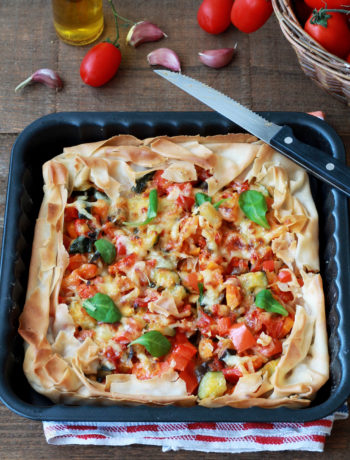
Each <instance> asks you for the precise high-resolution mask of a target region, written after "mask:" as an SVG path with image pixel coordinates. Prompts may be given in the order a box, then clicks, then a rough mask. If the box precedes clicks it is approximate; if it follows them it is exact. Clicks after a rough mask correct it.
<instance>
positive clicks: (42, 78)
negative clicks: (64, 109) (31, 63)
mask: <svg viewBox="0 0 350 460" xmlns="http://www.w3.org/2000/svg"><path fill="white" fill-rule="evenodd" d="M32 82H37V83H42V84H44V85H46V86H48V87H50V88H53V89H61V88H62V87H63V82H62V80H61V78H60V76H59V75H58V73H57V72H55V71H54V70H51V69H39V70H37V71H36V72H34V73H33V74H32V75H31V76H30V77H28V78H27V79H25V80H24V81H22V82H21V83H20V84H19V85H18V86H16V88H15V91H16V92H17V91H19V90H20V89H22V88H24V87H25V86H27V85H29V84H30V83H32Z"/></svg>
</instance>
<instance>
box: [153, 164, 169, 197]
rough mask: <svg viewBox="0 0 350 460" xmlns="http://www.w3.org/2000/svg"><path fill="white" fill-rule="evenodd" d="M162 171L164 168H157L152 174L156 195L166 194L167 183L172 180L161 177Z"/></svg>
mask: <svg viewBox="0 0 350 460" xmlns="http://www.w3.org/2000/svg"><path fill="white" fill-rule="evenodd" d="M163 173H164V170H163V169H159V170H158V171H157V172H156V173H155V175H154V176H153V182H154V184H155V186H156V187H157V192H158V196H162V195H166V193H167V188H168V187H169V185H171V184H172V182H169V181H168V180H166V179H164V178H163V177H162V174H163Z"/></svg>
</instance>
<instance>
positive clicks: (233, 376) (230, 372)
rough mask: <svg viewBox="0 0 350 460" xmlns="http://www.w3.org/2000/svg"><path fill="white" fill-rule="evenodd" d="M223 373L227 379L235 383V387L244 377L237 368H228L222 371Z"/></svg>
mask: <svg viewBox="0 0 350 460" xmlns="http://www.w3.org/2000/svg"><path fill="white" fill-rule="evenodd" d="M222 373H223V374H224V377H225V379H226V380H227V381H228V382H230V383H233V384H234V385H235V384H236V383H237V382H238V380H239V379H240V377H242V375H243V374H242V372H241V371H240V370H239V369H238V368H237V367H228V368H226V369H223V370H222Z"/></svg>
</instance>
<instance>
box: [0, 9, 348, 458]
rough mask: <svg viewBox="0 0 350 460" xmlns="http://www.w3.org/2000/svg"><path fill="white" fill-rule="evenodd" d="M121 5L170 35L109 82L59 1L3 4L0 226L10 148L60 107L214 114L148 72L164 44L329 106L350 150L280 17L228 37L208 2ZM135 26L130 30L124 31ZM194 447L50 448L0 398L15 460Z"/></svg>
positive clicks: (5, 449)
mask: <svg viewBox="0 0 350 460" xmlns="http://www.w3.org/2000/svg"><path fill="white" fill-rule="evenodd" d="M115 4H116V5H117V7H118V11H119V12H120V14H122V15H123V16H126V17H129V18H130V19H133V20H141V19H147V20H151V21H152V22H155V23H157V24H158V25H159V26H160V27H161V28H162V29H163V30H164V31H165V32H166V33H167V35H168V37H169V38H168V39H167V40H163V42H160V43H159V44H154V43H149V44H145V45H142V46H141V47H139V48H138V49H136V50H135V49H133V48H126V47H125V45H124V40H122V46H121V49H122V53H123V60H122V64H121V66H120V69H119V72H118V75H117V77H116V78H114V79H113V80H112V81H111V82H109V83H108V84H107V85H105V86H104V87H102V88H98V89H95V88H91V87H88V86H86V85H84V84H83V83H82V81H81V80H80V77H79V65H80V61H81V59H82V57H83V56H84V54H85V53H86V51H87V49H89V47H71V46H68V45H66V44H64V43H62V42H61V41H59V40H58V38H57V37H56V34H55V31H54V28H53V25H52V20H51V8H50V2H49V1H47V0H30V1H25V2H24V1H23V0H1V2H0V38H1V41H2V46H1V48H0V55H1V60H0V82H1V84H0V107H1V110H0V155H1V156H0V224H1V227H2V224H3V215H4V207H5V195H6V192H5V191H6V184H7V174H8V164H9V157H10V150H11V146H12V145H13V142H14V141H15V139H16V137H17V136H18V134H19V133H20V132H21V130H22V129H23V128H24V127H25V126H27V125H28V124H29V123H31V122H32V121H34V120H35V119H37V118H38V117H41V116H43V115H46V114H49V113H53V112H61V111H133V110H136V111H137V110H142V111H152V110H154V111H158V110H162V111H164V110H171V111H181V110H206V108H205V107H204V106H203V105H202V104H201V103H199V102H197V101H195V100H194V99H192V98H191V97H190V96H188V95H186V94H185V93H183V92H182V91H180V90H178V89H177V88H175V87H173V86H171V85H170V84H168V83H167V82H166V81H163V80H162V79H160V78H159V77H158V76H157V75H155V74H154V73H153V72H152V71H151V70H150V68H149V66H148V65H147V62H146V55H147V54H148V53H149V52H150V51H151V50H153V49H155V48H156V47H158V46H168V47H170V48H172V49H174V50H175V51H176V52H177V53H178V55H179V56H180V58H181V62H182V68H183V72H184V73H186V74H188V75H190V76H193V77H194V78H197V79H199V80H201V81H203V82H205V83H207V84H209V85H212V86H214V87H215V88H217V89H220V90H221V91H222V92H224V93H226V94H228V95H229V96H232V97H234V98H236V99H237V100H239V101H240V102H241V103H243V104H245V105H247V106H248V107H250V108H252V109H254V110H267V111H270V110H271V111H303V112H304V111H305V112H309V111H314V110H323V111H325V113H326V117H327V121H328V123H329V124H330V125H331V126H333V127H334V128H335V129H336V131H337V132H338V134H339V135H340V137H341V138H342V140H343V142H344V143H345V146H346V148H347V151H348V152H350V116H349V115H350V112H349V108H348V107H346V106H345V105H344V104H342V103H341V102H338V101H337V100H336V99H334V98H333V97H331V96H330V95H328V94H326V93H325V92H324V91H323V90H322V89H320V88H319V87H317V86H316V85H315V84H314V83H313V82H312V81H311V80H309V79H308V78H307V77H306V76H305V75H304V74H303V73H302V71H301V69H300V67H299V64H298V62H297V59H296V56H295V54H294V51H293V50H292V48H291V47H290V45H289V43H288V42H287V41H286V39H285V38H284V36H283V35H282V33H281V31H280V29H279V26H278V23H277V21H276V20H275V19H274V18H273V17H272V18H270V20H269V21H268V23H267V24H266V25H265V26H264V27H263V28H262V29H260V30H259V31H257V32H256V33H254V34H251V35H245V34H243V33H240V32H239V31H237V30H235V29H234V28H233V27H231V28H230V29H229V30H228V31H227V32H225V33H224V34H222V35H219V36H212V35H209V34H206V33H205V32H204V31H202V30H201V29H200V28H199V27H198V25H197V21H196V13H197V9H198V6H199V4H200V1H199V0H177V1H173V0H133V1H117V0H115ZM104 8H105V22H106V27H105V30H104V33H103V38H106V37H107V36H111V37H112V36H113V34H114V28H113V18H112V15H111V11H110V9H109V7H108V4H107V1H106V0H105V1H104ZM126 31H127V29H125V28H124V29H122V37H124V36H125V34H126ZM235 42H237V44H238V45H237V55H236V57H235V59H234V61H233V62H232V63H231V64H230V65H229V66H228V67H226V68H223V69H221V70H214V69H209V68H208V67H205V66H203V65H202V64H200V63H199V61H198V58H197V53H198V51H200V50H203V49H213V48H221V47H230V46H233V44H234V43H235ZM44 67H49V68H52V69H55V70H57V71H58V72H59V74H60V75H61V77H62V79H63V80H64V82H65V86H64V89H63V90H62V91H60V92H55V91H53V90H51V89H49V88H46V87H44V86H41V85H33V86H30V87H28V88H26V89H24V90H23V91H22V92H19V93H14V88H15V86H16V85H17V84H18V83H19V82H20V81H22V80H23V79H24V78H26V77H27V76H29V75H30V74H31V73H33V72H34V71H35V70H37V69H39V68H44ZM349 448H350V420H347V421H339V422H336V423H335V426H334V429H333V433H332V436H331V437H330V438H328V440H327V443H326V449H325V452H326V455H327V456H328V457H329V458H334V459H343V458H344V459H345V458H349ZM192 455H193V453H192V452H186V451H180V452H173V453H166V454H164V453H162V452H161V449H160V448H159V447H150V446H147V447H146V446H139V445H137V446H130V447H123V448H113V447H96V446H86V447H85V446H64V447H55V446H49V445H47V444H46V442H45V440H44V436H43V431H42V426H41V423H40V422H36V421H31V420H27V419H24V418H21V417H19V416H17V415H15V414H14V413H12V412H11V411H10V410H9V409H7V408H6V407H5V406H3V405H1V403H0V458H1V459H4V460H9V459H22V458H25V459H47V458H50V459H51V460H54V459H63V458H66V457H69V458H71V459H72V460H73V459H80V458H86V459H90V458H91V459H92V458H96V457H98V458H99V459H100V460H102V459H107V458H110V457H111V456H113V457H114V458H128V459H136V458H137V457H139V456H143V457H145V456H147V457H152V458H154V459H158V458H161V457H163V456H164V457H165V456H167V457H168V458H170V457H171V458H175V459H178V460H179V459H185V458H186V459H187V458H191V456H192ZM198 455H199V457H200V458H203V459H207V460H209V459H214V458H223V459H224V458H229V455H222V454H198ZM280 455H281V454H280V453H254V454H253V453H252V454H248V453H246V454H241V457H242V458H243V459H250V458H252V459H254V458H256V459H257V458H266V459H267V458H276V459H277V457H278V456H280ZM282 455H283V456H284V458H286V460H287V459H296V458H297V459H309V458H311V456H312V457H313V458H319V457H321V456H322V455H324V454H313V453H307V452H302V453H300V452H298V453H293V452H284V453H283V454H282Z"/></svg>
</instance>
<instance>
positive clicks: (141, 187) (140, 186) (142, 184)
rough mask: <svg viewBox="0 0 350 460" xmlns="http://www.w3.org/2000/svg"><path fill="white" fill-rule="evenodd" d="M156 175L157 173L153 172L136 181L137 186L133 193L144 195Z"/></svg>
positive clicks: (133, 188)
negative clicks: (148, 184)
mask: <svg viewBox="0 0 350 460" xmlns="http://www.w3.org/2000/svg"><path fill="white" fill-rule="evenodd" d="M154 174H155V171H151V172H149V173H147V174H145V175H144V176H142V177H140V178H139V179H137V180H136V185H135V186H134V187H132V189H131V190H132V191H133V192H135V193H142V192H144V191H145V190H146V187H147V183H148V181H150V180H151V179H153V176H154Z"/></svg>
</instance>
